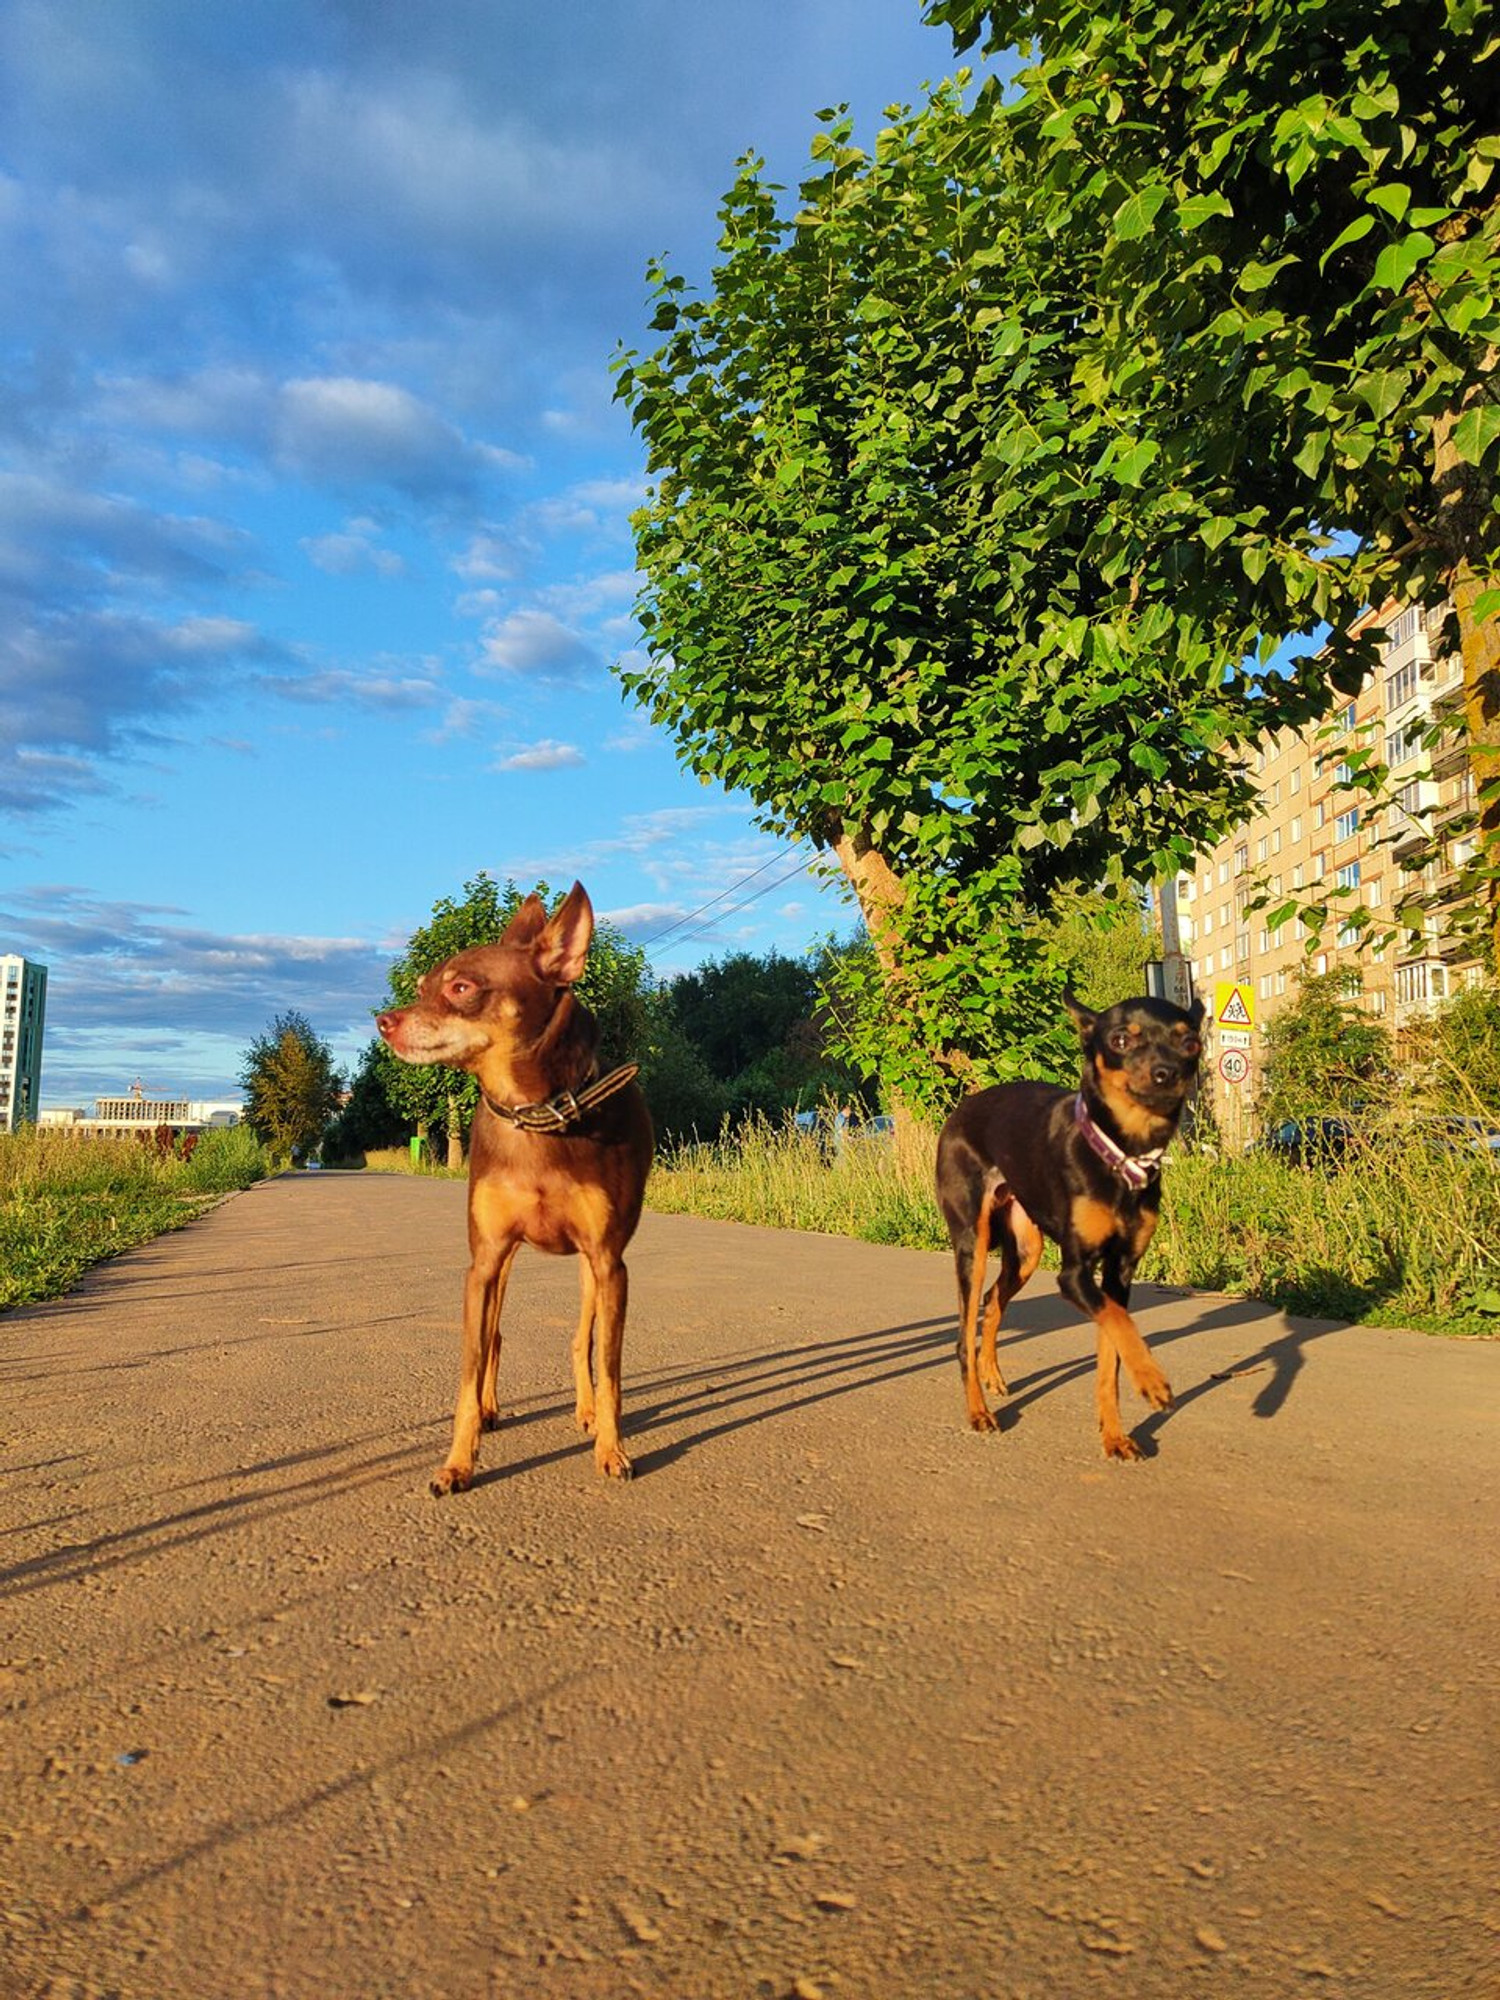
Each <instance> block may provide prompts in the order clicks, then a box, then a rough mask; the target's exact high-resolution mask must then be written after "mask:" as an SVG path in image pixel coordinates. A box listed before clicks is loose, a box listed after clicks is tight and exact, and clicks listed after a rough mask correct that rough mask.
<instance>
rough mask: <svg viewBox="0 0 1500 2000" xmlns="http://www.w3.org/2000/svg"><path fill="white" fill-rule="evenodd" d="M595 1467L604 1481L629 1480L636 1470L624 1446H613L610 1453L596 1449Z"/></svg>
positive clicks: (597, 1447) (596, 1446) (596, 1447)
mask: <svg viewBox="0 0 1500 2000" xmlns="http://www.w3.org/2000/svg"><path fill="white" fill-rule="evenodd" d="M594 1465H595V1467H596V1468H597V1470H598V1472H599V1475H600V1477H601V1478H603V1479H628V1478H629V1477H630V1475H631V1472H632V1470H633V1469H634V1468H633V1467H632V1466H631V1463H630V1459H629V1457H628V1456H627V1455H626V1451H625V1447H624V1445H622V1444H617V1445H614V1446H612V1447H611V1448H610V1449H609V1450H608V1451H601V1450H600V1448H599V1446H598V1445H595V1447H594Z"/></svg>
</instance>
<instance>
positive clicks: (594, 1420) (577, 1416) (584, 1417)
mask: <svg viewBox="0 0 1500 2000" xmlns="http://www.w3.org/2000/svg"><path fill="white" fill-rule="evenodd" d="M573 1421H574V1423H575V1424H577V1426H578V1428H579V1429H580V1430H581V1431H582V1432H583V1434H584V1436H585V1437H586V1438H591V1437H592V1436H593V1435H594V1432H595V1431H596V1430H597V1428H598V1425H599V1419H598V1416H597V1415H596V1414H595V1410H594V1406H593V1404H592V1403H580V1404H579V1405H578V1406H577V1408H576V1409H575V1410H574V1412H573Z"/></svg>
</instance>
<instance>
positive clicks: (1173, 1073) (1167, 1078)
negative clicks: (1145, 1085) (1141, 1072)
mask: <svg viewBox="0 0 1500 2000" xmlns="http://www.w3.org/2000/svg"><path fill="white" fill-rule="evenodd" d="M1180 1074H1181V1072H1180V1071H1179V1070H1178V1069H1177V1067H1176V1065H1175V1064H1172V1065H1170V1066H1169V1065H1168V1064H1166V1063H1158V1064H1157V1065H1156V1067H1155V1068H1154V1069H1153V1070H1152V1072H1151V1081H1152V1082H1153V1083H1154V1084H1157V1085H1158V1086H1159V1087H1160V1088H1162V1089H1163V1090H1164V1089H1165V1088H1166V1086H1167V1085H1168V1084H1169V1083H1176V1081H1177V1079H1178V1076H1179V1075H1180Z"/></svg>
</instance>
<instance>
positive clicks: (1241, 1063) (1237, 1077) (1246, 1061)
mask: <svg viewBox="0 0 1500 2000" xmlns="http://www.w3.org/2000/svg"><path fill="white" fill-rule="evenodd" d="M1219 1074H1220V1076H1222V1077H1223V1079H1224V1081H1225V1082H1226V1083H1243V1082H1244V1081H1245V1078H1246V1077H1247V1076H1248V1075H1249V1074H1250V1058H1249V1056H1247V1055H1246V1054H1245V1051H1244V1050H1243V1049H1225V1051H1224V1053H1223V1055H1221V1056H1220V1057H1219Z"/></svg>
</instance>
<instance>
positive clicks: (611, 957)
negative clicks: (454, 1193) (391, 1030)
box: [375, 870, 647, 1167]
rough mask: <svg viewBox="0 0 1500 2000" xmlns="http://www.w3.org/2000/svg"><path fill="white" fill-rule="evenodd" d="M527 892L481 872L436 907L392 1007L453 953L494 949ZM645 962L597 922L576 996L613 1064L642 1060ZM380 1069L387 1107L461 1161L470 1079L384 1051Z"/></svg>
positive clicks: (475, 1091)
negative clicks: (436, 1136) (437, 1134)
mask: <svg viewBox="0 0 1500 2000" xmlns="http://www.w3.org/2000/svg"><path fill="white" fill-rule="evenodd" d="M528 893H532V892H528V891H523V890H521V889H518V888H517V887H516V885H515V883H514V882H506V883H505V884H504V885H503V886H502V885H501V884H499V883H497V882H496V881H495V880H494V878H493V877H492V876H490V875H489V874H487V873H485V872H484V871H483V870H481V871H480V873H479V874H478V875H476V876H475V877H474V878H473V880H472V881H469V882H466V883H465V884H464V889H463V896H462V899H461V900H457V901H455V900H454V899H453V898H452V897H448V896H444V897H440V898H439V900H438V901H437V902H436V903H434V904H433V906H432V916H431V918H430V920H429V921H428V922H427V923H425V924H423V925H422V926H421V927H420V928H419V929H417V930H415V931H413V933H412V935H411V939H410V941H409V942H408V944H407V947H406V950H405V951H404V952H403V953H402V954H401V956H400V957H399V958H398V959H397V960H396V961H395V963H394V964H393V965H392V967H391V969H390V974H389V978H390V996H389V998H388V1000H387V1001H386V1003H385V1004H386V1005H387V1006H392V1007H407V1006H410V1005H411V1003H412V1002H413V1001H414V1000H415V999H416V997H417V988H418V987H419V986H420V985H421V983H422V980H423V978H424V977H425V975H426V974H427V973H429V972H431V971H432V970H433V968H434V967H435V966H439V965H442V964H443V963H444V961H445V960H447V959H450V958H452V957H453V955H454V954H455V953H456V952H460V951H469V950H472V949H473V948H474V947H475V946H477V945H485V944H493V943H494V942H495V941H496V939H497V938H498V937H499V936H500V934H501V932H502V931H503V930H504V929H505V927H506V925H507V924H508V923H509V922H510V920H511V918H512V917H513V916H514V915H515V912H516V910H517V908H518V907H519V906H520V904H521V903H522V902H523V901H524V900H525V896H526V894H528ZM534 893H535V894H536V895H538V896H540V897H541V899H542V901H543V902H544V903H546V904H547V905H548V906H549V908H550V906H551V904H552V903H553V901H554V900H555V898H554V896H553V893H552V891H551V889H550V888H549V887H548V885H547V884H546V883H545V882H539V883H538V884H537V886H536V889H535V892H534ZM645 987H646V955H645V953H644V952H643V951H641V950H640V949H639V948H638V947H637V946H635V945H632V944H630V943H629V942H628V941H627V940H626V938H625V937H624V935H623V934H622V933H621V932H620V931H619V930H617V929H616V928H615V927H614V926H613V925H612V924H607V923H599V924H597V925H596V927H595V930H594V941H593V944H592V946H591V948H590V951H589V962H588V969H587V971H586V972H585V973H584V976H583V978H582V979H581V980H580V981H579V983H578V986H577V988H576V989H575V990H576V992H577V994H578V997H579V999H580V1000H581V1001H582V1002H583V1003H584V1005H585V1006H586V1007H588V1008H590V1009H591V1010H592V1012H593V1013H594V1014H595V1016H596V1017H597V1018H598V1022H599V1039H600V1048H601V1051H602V1052H603V1053H604V1054H605V1056H606V1057H607V1059H608V1061H609V1062H610V1063H611V1064H613V1063H618V1062H631V1061H634V1060H637V1059H638V1058H639V1056H640V1054H641V1052H642V1051H643V1049H644V1047H645V1043H646V1037H647V1010H646V998H645ZM375 1062H376V1068H377V1074H378V1076H379V1079H380V1082H381V1086H382V1088H383V1090H384V1092H385V1096H386V1098H387V1100H388V1102H389V1103H390V1104H391V1105H393V1106H394V1107H395V1108H396V1110H397V1111H399V1112H400V1113H401V1115H402V1116H403V1117H404V1118H405V1119H407V1120H408V1121H409V1122H410V1123H412V1124H414V1125H415V1126H416V1128H417V1131H418V1132H419V1133H420V1134H421V1135H422V1136H423V1137H426V1135H427V1133H428V1132H429V1131H430V1130H431V1129H432V1128H433V1127H435V1126H436V1127H439V1128H440V1129H442V1130H444V1131H445V1132H446V1134H447V1159H448V1165H449V1166H452V1167H456V1166H460V1165H461V1164H462V1162H463V1135H464V1133H465V1132H466V1131H467V1130H468V1128H469V1124H470V1121H471V1120H472V1118H473V1116H474V1107H475V1106H476V1104H477V1103H478V1102H479V1086H478V1084H477V1083H476V1082H475V1080H474V1078H473V1077H471V1076H465V1075H462V1074H461V1073H460V1072H459V1071H457V1070H452V1069H448V1068H445V1067H443V1066H442V1065H439V1064H413V1063H403V1062H400V1061H399V1060H398V1059H397V1058H396V1057H395V1056H393V1055H392V1054H391V1052H390V1051H389V1049H387V1048H386V1047H385V1045H384V1044H383V1043H382V1044H380V1046H379V1048H378V1050H377V1053H376V1057H375Z"/></svg>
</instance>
